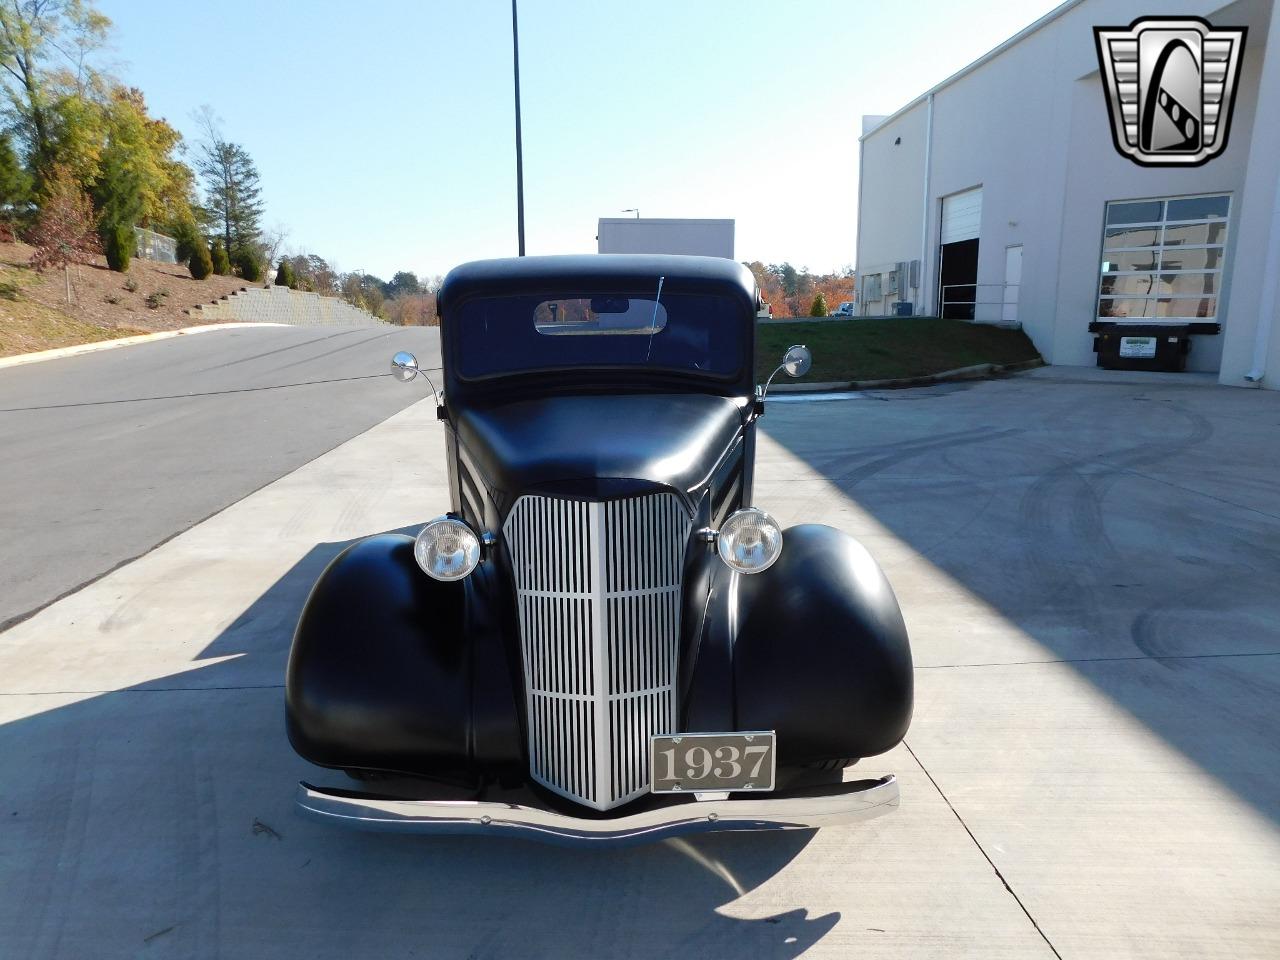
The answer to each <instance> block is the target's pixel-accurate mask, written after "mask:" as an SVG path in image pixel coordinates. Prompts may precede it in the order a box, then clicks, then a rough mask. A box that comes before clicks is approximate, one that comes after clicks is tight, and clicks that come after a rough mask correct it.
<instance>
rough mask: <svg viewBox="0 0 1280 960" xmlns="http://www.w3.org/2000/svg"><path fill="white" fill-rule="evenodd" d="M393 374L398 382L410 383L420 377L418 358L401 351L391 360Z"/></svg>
mask: <svg viewBox="0 0 1280 960" xmlns="http://www.w3.org/2000/svg"><path fill="white" fill-rule="evenodd" d="M391 373H392V375H393V376H395V378H396V379H397V380H400V381H401V382H403V383H408V382H409V381H410V380H412V379H413V378H414V377H416V376H417V375H418V358H417V357H415V356H414V355H413V354H412V353H407V352H406V351H404V350H401V351H400V352H399V353H397V354H396V355H395V356H394V357H392V358H391Z"/></svg>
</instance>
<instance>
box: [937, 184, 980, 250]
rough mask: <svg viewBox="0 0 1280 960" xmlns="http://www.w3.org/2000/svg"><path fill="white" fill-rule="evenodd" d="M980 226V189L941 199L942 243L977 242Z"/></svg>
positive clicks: (975, 188) (976, 188)
mask: <svg viewBox="0 0 1280 960" xmlns="http://www.w3.org/2000/svg"><path fill="white" fill-rule="evenodd" d="M981 225H982V188H981V187H974V188H973V189H972V190H966V191H964V192H963V193H953V194H952V195H951V196H949V197H943V198H942V242H943V243H944V244H947V243H956V242H957V241H960V240H977V239H978V228H979V227H980V226H981Z"/></svg>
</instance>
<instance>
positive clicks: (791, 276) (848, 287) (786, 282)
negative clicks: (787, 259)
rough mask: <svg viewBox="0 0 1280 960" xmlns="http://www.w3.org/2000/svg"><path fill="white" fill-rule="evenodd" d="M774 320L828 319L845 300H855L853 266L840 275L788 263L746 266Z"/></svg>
mask: <svg viewBox="0 0 1280 960" xmlns="http://www.w3.org/2000/svg"><path fill="white" fill-rule="evenodd" d="M746 267H747V269H748V270H750V271H751V272H752V274H754V275H755V278H756V285H757V286H758V287H759V288H760V295H761V296H762V297H763V298H764V301H765V303H767V304H769V306H770V307H771V308H772V311H773V315H774V316H775V317H815V316H816V317H825V316H827V314H829V313H832V312H834V311H835V310H836V308H838V307H839V306H840V304H841V303H843V302H845V301H846V300H852V299H854V290H855V288H856V287H857V277H856V276H855V274H854V272H853V269H852V268H851V267H846V268H845V269H844V270H842V271H840V272H838V273H825V274H815V273H810V272H809V268H808V267H801V268H800V269H798V270H797V269H796V268H795V267H793V266H792V265H791V264H789V263H770V264H768V265H766V264H763V263H761V262H760V261H759V260H753V261H751V262H750V263H748V264H746Z"/></svg>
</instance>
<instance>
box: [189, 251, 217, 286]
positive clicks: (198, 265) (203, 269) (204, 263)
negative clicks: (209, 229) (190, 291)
mask: <svg viewBox="0 0 1280 960" xmlns="http://www.w3.org/2000/svg"><path fill="white" fill-rule="evenodd" d="M188 268H189V269H190V270H191V276H193V277H195V278H196V279H197V280H203V279H204V278H205V277H207V276H209V274H211V273H213V258H212V257H210V256H209V248H208V247H206V246H205V245H204V244H203V243H198V244H196V247H195V249H194V250H192V251H191V260H190V262H189V263H188Z"/></svg>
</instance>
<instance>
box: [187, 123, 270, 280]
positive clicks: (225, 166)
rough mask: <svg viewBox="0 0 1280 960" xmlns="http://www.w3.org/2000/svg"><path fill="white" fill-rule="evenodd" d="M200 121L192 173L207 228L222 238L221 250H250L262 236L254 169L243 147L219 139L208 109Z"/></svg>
mask: <svg viewBox="0 0 1280 960" xmlns="http://www.w3.org/2000/svg"><path fill="white" fill-rule="evenodd" d="M200 122H201V124H202V126H203V128H204V133H205V142H204V143H203V144H201V147H200V155H199V157H198V158H197V160H196V170H197V172H198V173H199V175H200V180H201V183H202V184H203V186H204V196H205V206H204V210H205V215H206V217H207V218H208V221H209V225H210V226H211V227H212V228H213V229H214V230H216V231H217V232H218V233H220V234H221V235H222V244H223V247H224V248H225V249H227V250H237V249H240V248H242V247H243V248H246V249H248V248H252V247H254V246H256V245H257V243H258V240H259V238H260V236H261V233H262V199H261V197H262V188H261V187H260V186H259V182H258V169H257V167H255V166H254V164H253V160H252V158H250V156H249V154H248V152H247V151H246V150H245V149H244V147H242V146H240V145H239V144H237V143H230V142H229V141H227V140H226V139H225V138H224V137H223V135H222V131H221V129H220V128H219V127H218V123H217V120H216V119H215V118H214V116H213V113H212V111H210V110H209V109H208V108H205V110H204V112H203V113H202V114H201V115H200ZM214 266H215V268H216V266H217V263H216V258H215V263H214Z"/></svg>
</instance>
